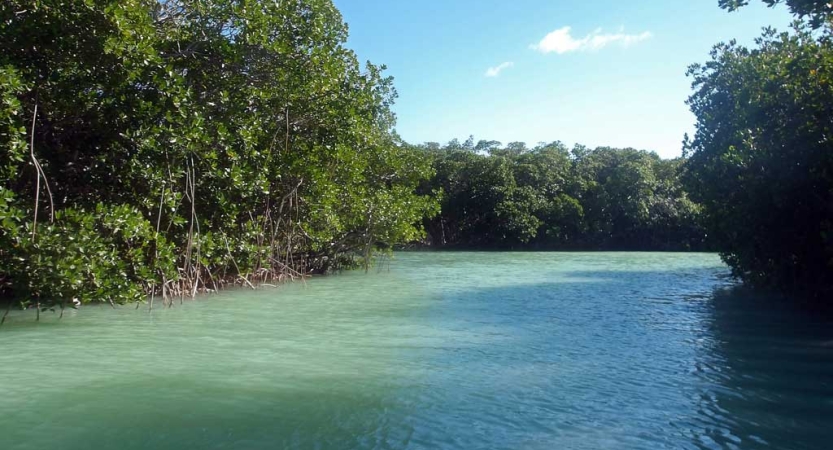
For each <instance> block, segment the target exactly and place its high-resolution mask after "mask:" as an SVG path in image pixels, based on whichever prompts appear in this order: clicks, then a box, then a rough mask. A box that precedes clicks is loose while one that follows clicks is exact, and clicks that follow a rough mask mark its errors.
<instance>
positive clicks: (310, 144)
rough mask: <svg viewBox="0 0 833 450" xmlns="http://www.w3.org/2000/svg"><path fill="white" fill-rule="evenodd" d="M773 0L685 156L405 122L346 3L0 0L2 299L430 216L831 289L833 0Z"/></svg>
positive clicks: (165, 282)
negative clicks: (460, 133) (351, 25)
mask: <svg viewBox="0 0 833 450" xmlns="http://www.w3.org/2000/svg"><path fill="white" fill-rule="evenodd" d="M763 1H764V2H765V3H767V4H769V5H770V6H772V5H775V4H779V3H786V4H787V6H788V7H789V8H790V10H791V11H792V12H793V13H794V14H796V15H797V16H799V17H802V18H805V19H806V20H807V24H806V25H802V24H798V25H796V28H795V31H794V32H793V33H784V34H777V33H775V32H774V31H771V30H770V31H767V32H766V33H765V35H764V36H763V37H762V38H760V39H759V40H758V42H757V47H758V48H755V49H748V48H745V47H742V46H739V45H737V44H736V43H728V44H720V45H718V46H717V47H715V49H714V51H713V53H712V60H711V61H709V62H708V63H706V64H704V65H696V66H693V67H692V68H691V70H690V75H691V76H692V77H693V79H694V89H695V92H694V94H693V95H692V97H691V98H690V99H689V104H690V106H691V109H692V111H693V112H694V113H695V115H696V116H697V131H696V134H695V136H694V137H693V139H691V140H688V141H687V143H686V149H685V151H686V153H687V154H686V157H685V158H680V159H674V160H663V159H660V158H659V157H658V156H657V155H656V154H653V153H648V152H645V151H637V150H634V149H613V148H607V147H602V148H596V149H588V148H585V147H582V146H576V147H574V148H572V149H568V148H566V147H565V146H564V145H563V144H561V143H559V142H554V143H550V144H541V145H539V146H537V147H534V148H528V147H527V146H526V145H525V144H522V143H517V142H515V143H510V144H508V145H506V146H502V145H501V144H500V143H498V142H494V141H480V142H478V143H476V144H475V142H474V140H473V139H469V140H468V141H466V142H464V143H460V142H458V141H452V142H451V143H449V144H448V145H445V146H440V145H438V144H425V145H421V146H411V145H408V144H405V143H404V142H402V141H401V140H400V139H399V138H398V136H397V135H396V134H395V133H394V132H393V125H394V115H393V114H392V112H391V110H390V107H391V104H392V102H393V100H394V98H395V97H396V93H395V90H394V89H393V85H392V80H391V79H390V78H389V77H386V76H384V74H383V72H384V67H380V66H375V65H373V64H370V63H367V64H366V65H364V66H362V65H360V64H359V62H358V61H357V59H356V56H355V54H354V53H353V52H352V51H350V50H348V49H347V48H346V47H345V41H346V38H347V27H346V25H345V24H344V22H343V21H342V18H341V16H340V14H339V13H338V11H337V10H336V9H335V7H334V6H333V4H332V3H331V1H330V0H288V1H283V2H260V1H248V0H169V1H164V2H160V1H158V0H84V1H62V0H8V1H5V2H3V3H2V5H0V162H2V164H0V296H2V297H5V298H15V299H18V300H20V301H21V304H22V305H23V306H28V305H36V306H38V307H39V308H44V307H51V306H52V305H54V304H56V303H57V304H61V305H63V304H64V303H65V302H68V301H70V300H78V301H80V302H82V303H83V302H89V301H108V302H111V303H126V302H131V301H142V300H144V299H145V298H146V295H147V294H151V295H152V297H151V298H153V296H156V295H161V296H162V297H163V298H164V299H165V301H167V302H168V304H170V302H171V301H172V300H171V299H172V298H173V296H174V295H179V296H184V295H195V294H196V293H197V292H204V291H209V290H216V289H219V288H222V287H223V286H224V285H226V284H229V283H238V284H249V285H253V284H255V283H258V282H265V281H268V280H273V279H278V280H280V279H285V278H293V277H296V276H302V275H303V274H307V273H310V272H326V271H328V270H332V269H335V268H340V267H349V266H355V265H356V264H358V263H361V262H363V263H364V264H367V263H368V261H369V260H370V258H371V256H372V254H373V253H374V252H376V251H379V250H387V249H389V248H391V247H392V246H394V245H398V244H403V243H408V242H414V241H418V240H422V239H423V238H425V237H427V240H425V241H424V242H427V243H428V244H430V245H433V246H436V247H440V248H477V249H566V250H573V249H587V250H589V249H614V250H705V249H710V248H712V246H716V247H717V248H719V249H720V250H721V252H722V255H723V257H724V259H725V260H726V262H727V263H729V264H730V266H731V267H732V268H733V270H734V272H735V274H736V275H737V276H738V277H740V278H741V279H743V280H744V281H746V282H748V283H749V284H751V285H754V286H762V287H770V288H772V287H774V288H780V289H786V290H791V291H797V290H807V291H811V292H815V293H819V292H821V293H829V292H831V290H833V151H832V150H833V149H831V139H830V135H831V128H833V114H831V113H833V111H831V108H833V107H832V106H831V105H833V87H831V82H833V40H831V17H833V14H832V13H831V7H830V5H829V4H828V3H827V2H819V1H814V0H809V1H804V0H787V1H786V2H782V1H781V0H763ZM747 3H748V2H747V1H746V0H722V1H721V2H720V4H721V6H722V7H724V8H726V9H730V10H734V9H737V8H740V7H742V6H744V5H746V4H747ZM695 202H697V203H695ZM701 205H702V206H701ZM424 230H427V231H428V234H427V235H426V234H425V231H424ZM151 302H152V300H151Z"/></svg>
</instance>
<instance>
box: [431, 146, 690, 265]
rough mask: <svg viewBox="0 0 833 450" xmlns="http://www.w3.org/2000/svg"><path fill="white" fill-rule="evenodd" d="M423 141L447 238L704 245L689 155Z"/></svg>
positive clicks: (435, 221) (436, 235) (550, 245)
mask: <svg viewBox="0 0 833 450" xmlns="http://www.w3.org/2000/svg"><path fill="white" fill-rule="evenodd" d="M421 149H422V150H423V151H425V152H428V153H429V154H431V155H432V156H433V159H434V168H435V172H436V174H435V176H434V177H433V178H432V180H431V182H430V183H429V184H427V185H426V186H425V187H424V188H423V189H424V190H425V191H426V192H429V191H433V190H441V191H442V192H443V197H442V209H441V213H440V214H439V215H438V216H436V217H434V218H431V219H429V220H427V224H426V228H427V229H428V230H429V235H430V239H431V243H432V244H433V245H435V246H439V247H453V248H477V249H561V250H578V249H582V250H598V249H608V250H703V249H706V248H707V246H706V244H707V243H706V235H705V232H704V231H703V229H702V228H701V226H700V224H699V223H700V222H699V217H700V208H699V206H697V205H696V204H694V203H693V202H691V201H690V200H689V199H688V197H687V195H686V193H685V192H684V191H683V189H682V185H681V182H680V178H679V168H680V165H681V164H682V159H674V160H663V159H660V158H659V157H658V156H657V155H656V154H655V153H648V152H645V151H637V150H634V149H613V148H607V147H601V148H597V149H595V150H591V149H588V148H586V147H583V146H576V147H575V148H573V149H568V148H567V147H565V146H564V145H563V144H562V143H560V142H553V143H550V144H542V145H539V146H537V147H535V148H527V146H526V145H525V144H523V143H519V142H514V143H510V144H508V145H507V146H505V147H502V146H501V145H500V143H498V142H494V141H480V142H478V143H477V144H475V143H474V140H473V139H469V140H467V141H466V142H464V143H462V144H461V143H460V142H458V141H452V142H450V143H449V144H448V145H446V146H443V147H440V146H439V145H438V144H426V145H423V146H421Z"/></svg>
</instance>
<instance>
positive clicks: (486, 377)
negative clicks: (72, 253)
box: [0, 253, 833, 450]
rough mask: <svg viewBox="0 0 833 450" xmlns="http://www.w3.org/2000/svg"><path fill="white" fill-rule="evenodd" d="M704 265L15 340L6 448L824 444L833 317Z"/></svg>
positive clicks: (8, 338)
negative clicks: (734, 283) (758, 291)
mask: <svg viewBox="0 0 833 450" xmlns="http://www.w3.org/2000/svg"><path fill="white" fill-rule="evenodd" d="M729 284H730V281H729V280H728V278H727V270H726V269H725V267H724V266H723V265H722V264H721V263H720V261H719V260H718V258H717V257H716V256H714V255H708V254H653V253H640V254H625V253H595V254H590V253H585V254H582V253H570V254H563V253H440V254H432V253H403V254H399V255H398V256H397V258H396V259H395V260H394V261H393V262H392V263H391V264H390V267H389V269H388V268H387V267H386V268H385V270H382V271H381V272H379V271H373V272H372V273H370V274H364V273H351V274H346V275H341V276H334V277H328V278H318V279H314V280H311V281H309V282H308V283H306V284H301V283H298V284H293V285H287V286H282V287H279V288H277V289H263V290H260V291H256V292H253V291H249V290H239V291H234V292H224V293H222V294H219V295H215V296H210V297H205V298H202V299H200V300H198V301H186V302H185V304H183V305H181V306H180V305H179V304H177V305H176V306H175V307H174V308H172V309H157V310H155V311H153V312H152V313H148V312H147V311H146V310H145V309H140V310H135V309H134V308H132V307H121V308H118V309H115V310H113V309H111V308H109V307H85V308H82V309H81V310H79V311H70V312H68V313H67V314H66V315H65V317H64V318H63V319H62V320H60V321H59V320H57V317H56V316H55V315H52V314H51V313H50V314H47V315H44V316H43V317H42V320H41V322H40V323H35V322H34V314H33V313H31V312H17V313H13V314H12V316H10V321H8V322H7V323H6V325H4V326H3V327H0V343H2V352H0V380H2V391H0V449H3V450H12V449H109V448H112V449H281V448H303V449H306V448H310V449H352V448H356V449H371V448H380V449H384V448H390V449H406V448H408V449H559V448H576V449H606V448H610V449H631V448H633V449H637V448H638V449H658V448H674V449H676V448H683V449H685V448H691V449H695V448H697V449H699V448H709V449H711V448H726V449H757V448H783V449H826V448H831V446H833V326H831V325H832V324H833V321H831V320H830V318H829V317H827V316H824V315H821V314H818V313H809V312H807V311H806V310H801V309H798V308H795V307H793V306H792V304H791V303H784V302H782V301H779V300H778V299H771V298H765V297H758V296H752V295H750V294H743V293H740V292H738V291H737V290H730V289H727V286H728V285H729Z"/></svg>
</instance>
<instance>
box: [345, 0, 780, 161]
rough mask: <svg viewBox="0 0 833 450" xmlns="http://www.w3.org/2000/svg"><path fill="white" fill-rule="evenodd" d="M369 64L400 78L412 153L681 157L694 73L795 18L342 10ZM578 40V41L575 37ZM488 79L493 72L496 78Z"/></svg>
mask: <svg viewBox="0 0 833 450" xmlns="http://www.w3.org/2000/svg"><path fill="white" fill-rule="evenodd" d="M335 4H336V6H337V7H338V8H339V9H340V10H341V12H342V14H343V15H344V19H345V20H346V21H347V23H348V24H349V26H350V39H349V41H348V45H349V47H351V48H352V49H353V50H355V51H356V53H357V54H358V56H359V58H360V59H361V60H370V61H372V62H374V63H376V64H385V65H387V66H388V74H390V75H392V76H393V77H394V78H395V85H396V88H397V90H398V92H399V98H398V100H397V102H396V105H395V106H394V111H395V112H396V114H397V116H398V121H397V131H398V132H399V134H400V135H401V136H402V137H403V138H404V139H405V140H406V141H408V142H412V143H420V142H426V141H435V142H447V141H449V140H451V139H453V138H459V139H460V140H464V139H466V138H467V137H468V136H469V135H474V137H475V139H476V140H479V139H494V140H499V141H502V142H504V143H507V142H511V141H525V142H527V143H529V144H535V143H538V142H542V141H546V142H549V141H554V140H560V141H563V142H565V143H567V144H568V145H572V144H574V143H581V144H585V145H588V146H591V147H595V146H600V145H610V146H616V147H635V148H639V149H646V150H652V151H656V152H657V153H659V154H660V155H662V156H664V157H675V156H679V155H680V152H681V144H680V143H681V141H682V139H683V135H684V133H686V132H689V133H690V132H691V131H692V130H693V126H694V117H693V115H692V114H691V113H690V112H689V111H688V107H687V106H686V105H685V99H686V98H687V97H688V95H689V93H690V92H691V80H690V79H688V78H687V77H686V76H685V72H686V68H687V67H688V66H689V64H691V63H694V62H705V61H706V60H707V59H708V53H709V50H710V49H711V47H712V46H713V45H714V44H716V43H718V42H721V41H728V40H730V39H733V38H734V39H737V40H738V41H740V42H743V43H751V42H752V40H753V39H754V38H755V37H756V36H758V35H760V32H761V28H762V27H763V26H766V25H772V26H775V27H777V28H778V29H786V28H787V27H788V24H789V22H790V21H791V20H792V18H791V16H790V15H789V14H788V12H787V11H786V9H783V8H775V9H771V8H766V7H764V6H763V4H762V3H761V2H759V1H755V2H753V4H752V5H750V6H749V7H747V8H744V9H742V10H740V11H737V12H734V13H728V12H726V11H724V10H722V9H720V8H719V7H718V6H717V0H634V1H622V0H615V1H614V0H595V1H586V0H584V1H583V0H514V1H506V0H500V1H497V0H422V1H418V2H413V1H403V0H335ZM566 27H569V29H567V28H566ZM490 69H492V70H491V71H490Z"/></svg>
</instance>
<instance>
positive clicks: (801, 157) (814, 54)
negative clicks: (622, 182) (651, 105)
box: [686, 26, 833, 293]
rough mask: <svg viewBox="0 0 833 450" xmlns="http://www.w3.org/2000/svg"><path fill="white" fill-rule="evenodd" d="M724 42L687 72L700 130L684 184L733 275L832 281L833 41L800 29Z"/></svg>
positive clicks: (809, 285) (799, 284) (816, 286)
mask: <svg viewBox="0 0 833 450" xmlns="http://www.w3.org/2000/svg"><path fill="white" fill-rule="evenodd" d="M756 44H757V47H756V48H753V49H749V48H746V47H743V46H740V45H738V44H736V43H734V42H731V43H728V44H720V45H718V46H716V47H715V48H714V50H713V51H712V55H711V56H712V59H711V61H709V62H707V63H706V64H703V65H694V66H692V67H691V69H690V70H689V75H690V76H692V77H693V79H694V82H693V87H694V90H695V91H694V94H693V95H692V96H691V98H690V99H689V101H688V103H689V105H690V107H691V110H692V111H693V112H694V114H695V115H696V117H697V132H696V134H695V136H694V138H693V140H691V141H690V142H688V144H687V153H688V154H690V158H689V160H688V161H687V163H686V170H687V174H686V185H687V187H688V189H689V191H690V192H691V194H692V197H693V199H694V200H696V201H698V202H701V203H702V204H703V206H704V208H705V212H706V216H707V224H708V227H709V229H710V232H711V233H712V235H713V237H714V238H715V240H716V243H717V245H718V246H719V248H720V249H721V251H722V255H723V257H724V259H725V260H726V262H727V263H728V264H729V265H730V266H731V267H732V268H733V270H734V273H735V275H737V276H738V277H740V278H741V279H742V280H744V281H746V282H747V283H749V284H751V285H754V286H761V287H768V288H777V289H784V290H789V291H811V292H817V293H818V292H829V291H830V289H831V287H833V146H832V145H831V117H833V86H831V83H833V44H832V43H831V40H830V38H829V37H822V38H821V39H816V38H815V37H814V35H813V34H812V33H811V32H810V31H809V30H808V29H807V28H805V27H803V26H797V28H796V30H795V32H794V33H792V34H790V33H780V34H778V33H776V32H775V31H773V30H767V31H766V32H765V34H764V35H763V36H762V37H761V38H759V39H758V40H757V42H756Z"/></svg>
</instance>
